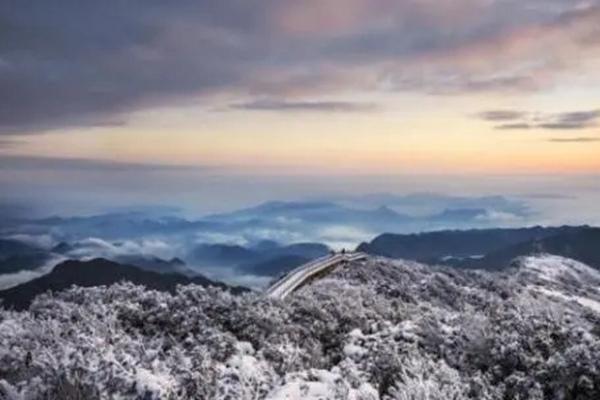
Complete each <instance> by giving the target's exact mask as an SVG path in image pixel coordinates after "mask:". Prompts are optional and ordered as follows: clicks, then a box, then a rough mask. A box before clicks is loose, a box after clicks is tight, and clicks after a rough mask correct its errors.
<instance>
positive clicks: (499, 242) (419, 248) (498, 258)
mask: <svg viewBox="0 0 600 400" xmlns="http://www.w3.org/2000/svg"><path fill="white" fill-rule="evenodd" d="M357 250H358V251H363V252H365V253H369V254H374V255H382V256H386V257H391V258H401V259H408V260H416V261H420V262H425V263H435V264H445V265H450V266H456V267H464V268H477V269H500V268H505V267H507V266H509V265H510V263H511V261H512V260H514V259H515V258H517V257H520V256H526V255H530V254H539V253H550V254H555V255H560V256H564V257H569V258H571V259H574V260H578V261H581V262H583V263H586V264H588V265H590V266H592V267H595V268H599V269H600V228H594V227H589V226H575V227H571V226H563V227H539V226H537V227H531V228H519V229H483V230H466V231H438V232H426V233H420V234H410V235H402V234H389V233H388V234H382V235H380V236H377V237H376V238H375V239H373V240H372V241H371V242H369V243H361V244H360V245H359V246H358V248H357Z"/></svg>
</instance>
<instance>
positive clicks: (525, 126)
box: [494, 122, 532, 131]
mask: <svg viewBox="0 0 600 400" xmlns="http://www.w3.org/2000/svg"><path fill="white" fill-rule="evenodd" d="M531 128H532V126H531V125H529V124H526V123H519V122H517V123H514V124H502V125H498V126H495V127H494V129H498V130H506V131H508V130H523V129H531Z"/></svg>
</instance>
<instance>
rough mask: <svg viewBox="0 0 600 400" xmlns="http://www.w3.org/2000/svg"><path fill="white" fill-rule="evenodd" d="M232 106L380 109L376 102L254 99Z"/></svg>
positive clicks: (252, 108) (292, 109) (301, 109)
mask: <svg viewBox="0 0 600 400" xmlns="http://www.w3.org/2000/svg"><path fill="white" fill-rule="evenodd" d="M230 108H233V109H238V110H248V111H289V112H371V111H377V110H379V106H378V105H377V104H374V103H357V102H346V101H297V102H293V101H254V102H249V103H240V104H233V105H232V106H231V107H230Z"/></svg>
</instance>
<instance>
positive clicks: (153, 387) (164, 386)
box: [135, 368, 176, 399]
mask: <svg viewBox="0 0 600 400" xmlns="http://www.w3.org/2000/svg"><path fill="white" fill-rule="evenodd" d="M175 386H176V382H175V379H173V377H172V376H171V375H169V374H167V373H164V372H157V371H150V370H148V369H145V368H139V369H138V370H137V371H136V374H135V387H136V390H137V394H138V395H139V396H145V395H147V394H148V393H150V394H151V395H152V396H153V397H152V398H159V399H162V398H166V397H167V396H168V395H169V394H171V393H172V392H173V389H174V388H175Z"/></svg>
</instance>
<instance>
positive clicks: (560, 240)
mask: <svg viewBox="0 0 600 400" xmlns="http://www.w3.org/2000/svg"><path fill="white" fill-rule="evenodd" d="M539 253H550V254H554V255H558V256H563V257H567V258H572V259H574V260H577V261H580V262H582V263H584V264H588V265H590V266H592V267H594V268H598V269H600V229H599V228H582V229H579V230H574V231H566V232H564V233H559V234H556V235H553V236H550V237H545V238H540V239H535V240H529V241H526V242H523V243H518V244H516V245H512V246H507V247H504V248H502V249H500V250H497V251H493V252H491V253H489V254H486V255H485V256H484V257H482V258H480V259H470V260H468V259H467V260H462V261H461V262H459V263H458V265H460V266H463V267H468V268H488V269H489V268H492V269H497V268H504V267H506V266H508V265H509V264H510V262H511V261H512V260H513V259H515V258H517V257H520V256H527V255H531V254H539Z"/></svg>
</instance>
